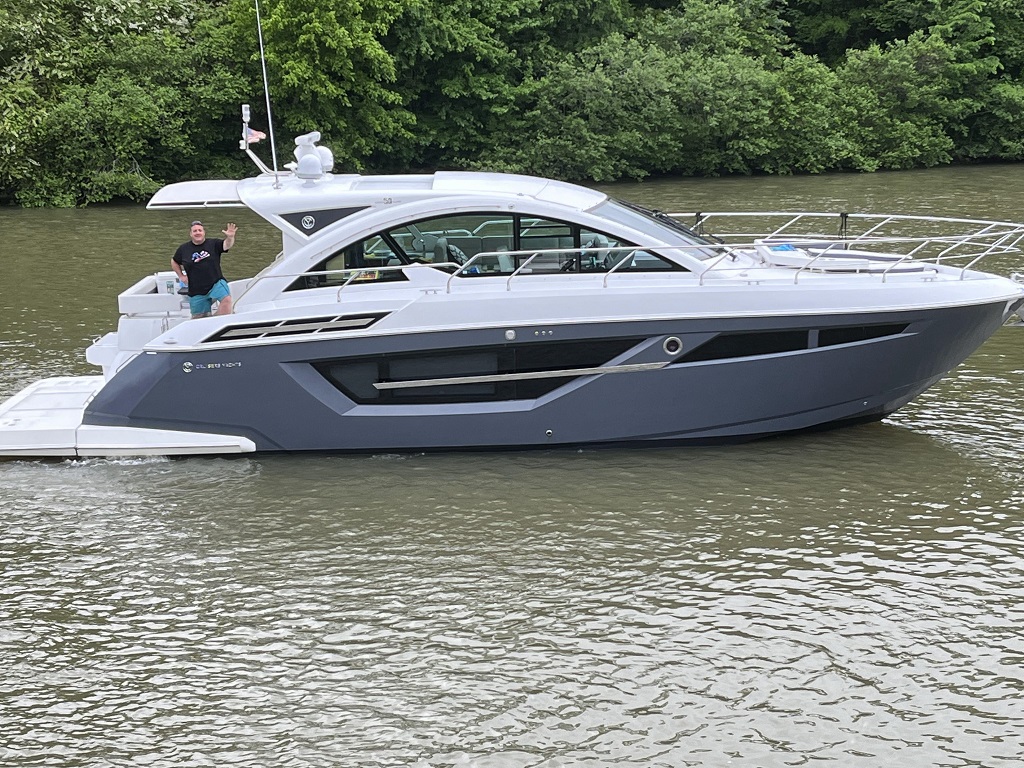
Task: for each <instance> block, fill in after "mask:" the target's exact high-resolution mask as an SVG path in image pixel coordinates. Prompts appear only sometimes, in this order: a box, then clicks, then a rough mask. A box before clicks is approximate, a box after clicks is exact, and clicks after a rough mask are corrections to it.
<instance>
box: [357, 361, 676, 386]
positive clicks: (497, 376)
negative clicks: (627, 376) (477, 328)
mask: <svg viewBox="0 0 1024 768" xmlns="http://www.w3.org/2000/svg"><path fill="white" fill-rule="evenodd" d="M670 362H671V361H670V360H666V361H665V362H662V363H634V364H632V365H607V366H599V367H597V368H563V369H561V370H558V371H532V372H530V373H494V374H488V375H485V376H454V377H451V378H446V379H414V380H409V381H378V382H375V383H374V385H373V386H375V387H376V388H377V389H412V388H414V387H440V386H447V385H450V384H488V383H490V382H493V381H525V380H527V379H560V378H563V377H565V376H596V375H599V374H602V373H635V372H637V371H656V370H658V369H659V368H664V367H665V366H666V365H668V364H669V363H670Z"/></svg>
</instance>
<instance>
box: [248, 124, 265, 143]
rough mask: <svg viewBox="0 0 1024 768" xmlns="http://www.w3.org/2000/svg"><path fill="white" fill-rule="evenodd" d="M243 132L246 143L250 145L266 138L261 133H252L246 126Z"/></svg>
mask: <svg viewBox="0 0 1024 768" xmlns="http://www.w3.org/2000/svg"><path fill="white" fill-rule="evenodd" d="M245 131H246V133H245V138H246V141H248V142H249V143H250V144H255V143H256V142H257V141H261V140H263V139H265V138H267V134H265V133H264V132H263V131H254V130H253V129H252V128H249V127H248V126H247V127H246V129H245Z"/></svg>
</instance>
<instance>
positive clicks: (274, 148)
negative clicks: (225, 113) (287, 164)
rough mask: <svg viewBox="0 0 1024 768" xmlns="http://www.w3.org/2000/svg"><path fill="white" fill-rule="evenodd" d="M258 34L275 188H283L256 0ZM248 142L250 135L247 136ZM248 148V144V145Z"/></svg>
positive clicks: (244, 110) (244, 114)
mask: <svg viewBox="0 0 1024 768" xmlns="http://www.w3.org/2000/svg"><path fill="white" fill-rule="evenodd" d="M256 33H257V35H258V37H259V40H260V65H261V66H262V68H263V93H264V95H265V96H266V99H267V130H268V131H269V132H270V157H271V159H272V160H273V163H274V186H275V187H279V186H281V180H280V179H279V178H278V176H277V144H276V143H275V142H274V120H273V118H272V117H271V114H270V84H269V82H268V81H267V57H266V55H265V54H264V51H263V22H262V21H261V20H260V0H256ZM248 111H249V108H248V106H245V107H243V108H242V119H243V120H244V121H245V122H246V123H248ZM244 138H246V141H248V134H247V135H246V137H244ZM247 146H248V144H247Z"/></svg>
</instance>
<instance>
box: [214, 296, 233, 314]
mask: <svg viewBox="0 0 1024 768" xmlns="http://www.w3.org/2000/svg"><path fill="white" fill-rule="evenodd" d="M217 314H218V315H230V314H231V296H225V297H224V298H223V299H221V300H220V305H219V306H218V307H217Z"/></svg>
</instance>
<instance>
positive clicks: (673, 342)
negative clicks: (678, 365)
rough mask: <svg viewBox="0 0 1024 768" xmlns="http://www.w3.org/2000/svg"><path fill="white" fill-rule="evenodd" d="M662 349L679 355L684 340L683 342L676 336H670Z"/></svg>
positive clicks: (670, 353) (667, 352)
mask: <svg viewBox="0 0 1024 768" xmlns="http://www.w3.org/2000/svg"><path fill="white" fill-rule="evenodd" d="M661 346H662V349H664V350H665V353H666V354H669V355H678V354H679V351H680V350H681V349H682V348H683V342H681V341H680V340H679V339H678V338H676V337H675V336H669V337H668V338H667V339H665V343H664V344H662V345H661Z"/></svg>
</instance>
